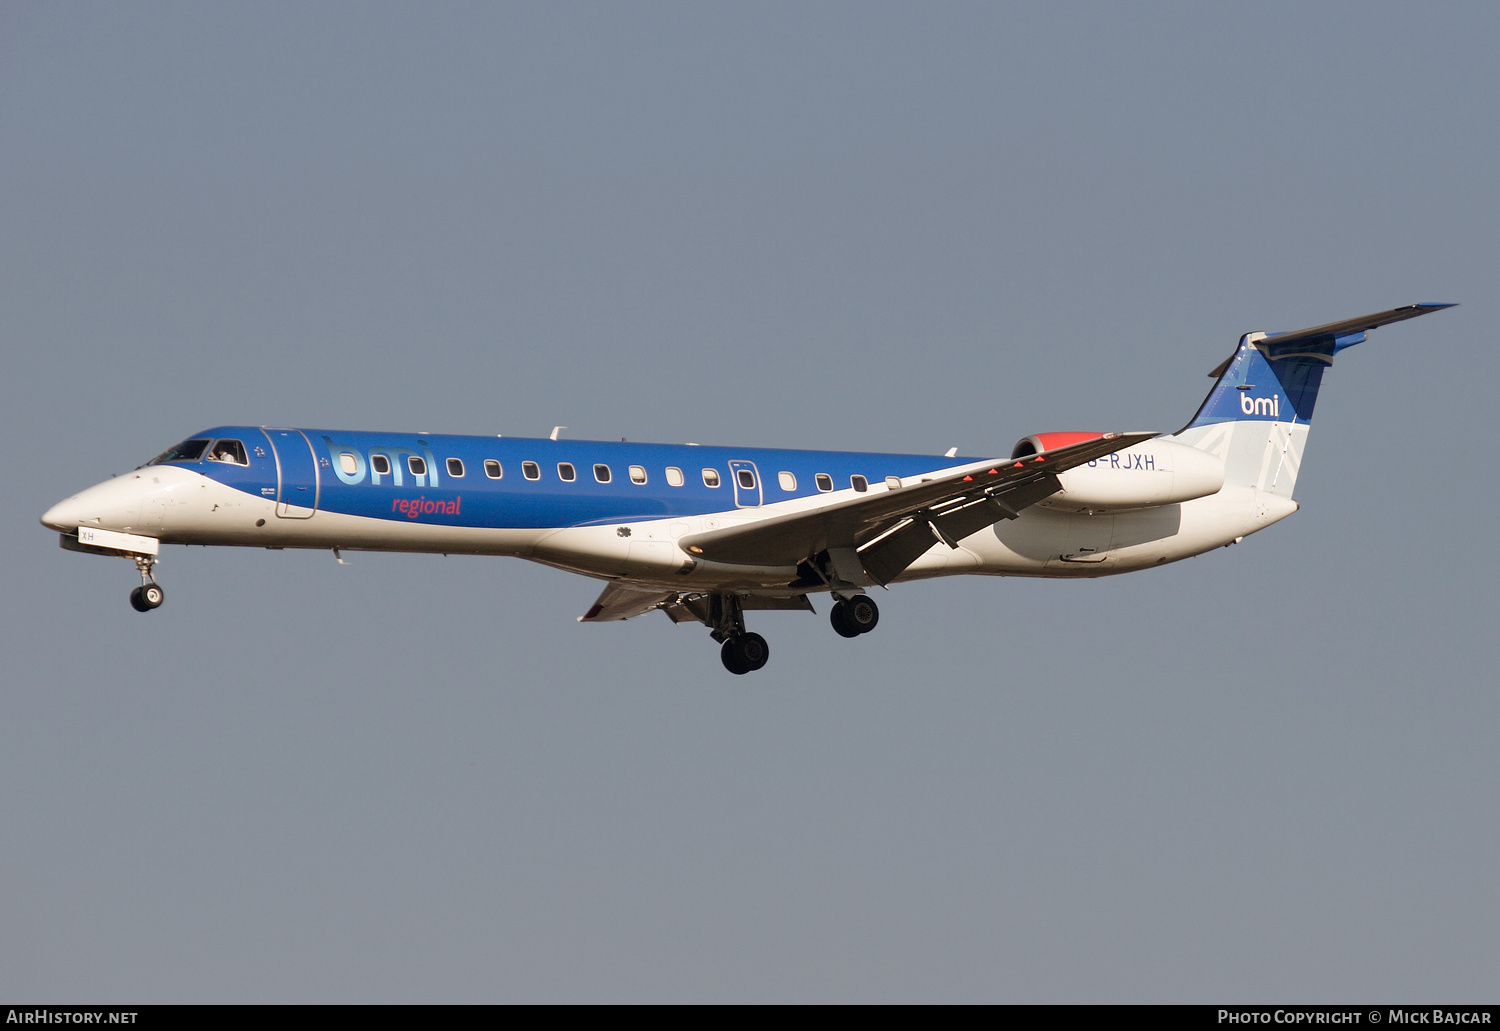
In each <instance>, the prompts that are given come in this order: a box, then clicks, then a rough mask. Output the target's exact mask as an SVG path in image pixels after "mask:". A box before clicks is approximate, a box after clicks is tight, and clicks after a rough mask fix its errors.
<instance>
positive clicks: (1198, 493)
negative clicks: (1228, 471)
mask: <svg viewBox="0 0 1500 1031" xmlns="http://www.w3.org/2000/svg"><path fill="white" fill-rule="evenodd" d="M1101 436H1103V434H1102V433H1037V434H1033V435H1032V436H1030V437H1023V438H1022V439H1021V440H1019V441H1017V442H1016V446H1015V449H1014V450H1013V451H1012V452H1011V457H1012V458H1025V457H1027V456H1028V455H1036V454H1040V453H1042V452H1044V451H1047V450H1050V449H1055V448H1060V447H1066V446H1067V445H1069V444H1078V443H1082V442H1083V441H1085V440H1094V439H1097V438H1098V437H1101ZM1057 478H1058V481H1059V482H1060V483H1061V484H1062V490H1060V491H1058V492H1057V493H1056V494H1053V495H1052V496H1050V497H1048V498H1045V499H1044V500H1042V501H1040V502H1038V503H1037V504H1038V506H1039V507H1041V508H1050V509H1053V510H1054V511H1059V512H1089V513H1095V512H1124V511H1128V510H1130V509H1134V508H1155V507H1157V506H1160V505H1177V504H1181V503H1182V502H1184V501H1192V500H1193V499H1194V498H1203V497H1207V496H1208V495H1210V494H1217V493H1218V491H1219V488H1220V487H1222V486H1224V463H1223V462H1222V461H1220V460H1219V459H1217V458H1215V457H1214V456H1213V455H1210V454H1208V453H1207V452H1206V451H1199V450H1198V449H1197V448H1195V447H1190V446H1189V445H1187V444H1183V443H1180V442H1179V441H1175V440H1171V439H1169V438H1167V437H1156V438H1154V439H1152V440H1147V441H1143V442H1141V443H1139V444H1136V445H1134V446H1133V447H1128V448H1126V449H1125V450H1123V451H1117V452H1115V453H1114V454H1112V455H1105V456H1104V457H1103V458H1100V459H1098V460H1097V461H1093V462H1089V463H1088V464H1087V465H1080V466H1077V467H1075V468H1072V469H1069V470H1068V471H1066V472H1062V473H1058V475H1057Z"/></svg>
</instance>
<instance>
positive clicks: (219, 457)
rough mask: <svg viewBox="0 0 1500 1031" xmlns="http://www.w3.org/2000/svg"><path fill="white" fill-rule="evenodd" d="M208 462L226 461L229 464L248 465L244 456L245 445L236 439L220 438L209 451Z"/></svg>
mask: <svg viewBox="0 0 1500 1031" xmlns="http://www.w3.org/2000/svg"><path fill="white" fill-rule="evenodd" d="M208 460H209V461H210V462H227V463H229V464H230V465H249V464H250V462H249V460H248V459H246V458H245V445H244V444H241V443H240V442H239V441H237V440H221V441H219V442H218V443H216V444H215V445H214V449H213V451H212V452H210V453H209V456H208Z"/></svg>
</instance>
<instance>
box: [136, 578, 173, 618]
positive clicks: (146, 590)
mask: <svg viewBox="0 0 1500 1031" xmlns="http://www.w3.org/2000/svg"><path fill="white" fill-rule="evenodd" d="M166 598H167V596H166V593H165V592H164V591H162V589H161V588H160V587H158V586H157V585H156V584H142V585H141V586H139V587H137V588H136V589H135V590H133V591H131V592H130V607H131V608H133V609H135V610H136V611H137V612H150V611H151V610H152V609H154V608H156V607H158V606H159V605H161V603H162V602H164V601H166Z"/></svg>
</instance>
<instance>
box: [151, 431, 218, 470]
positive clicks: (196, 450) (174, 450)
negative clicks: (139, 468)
mask: <svg viewBox="0 0 1500 1031" xmlns="http://www.w3.org/2000/svg"><path fill="white" fill-rule="evenodd" d="M206 447H208V441H207V440H203V439H199V438H196V437H195V438H193V439H192V440H184V441H183V442H182V443H181V444H178V445H177V446H176V447H169V448H167V450H165V451H163V452H162V453H161V454H159V455H157V456H156V457H155V458H153V459H151V461H149V462H147V463H146V464H147V465H161V464H162V463H163V462H196V461H197V460H198V459H200V458H202V457H203V449H204V448H206Z"/></svg>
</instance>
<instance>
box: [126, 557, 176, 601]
mask: <svg viewBox="0 0 1500 1031" xmlns="http://www.w3.org/2000/svg"><path fill="white" fill-rule="evenodd" d="M133 557H134V558H135V567H136V569H138V570H140V573H141V585H140V586H139V587H137V588H136V589H135V590H133V591H131V592H130V607H131V608H133V609H135V610H136V611H137V612H150V611H151V610H152V609H154V608H158V607H160V605H161V603H162V602H164V601H166V600H167V594H166V592H165V591H163V590H162V589H161V586H160V585H159V584H158V583H157V582H156V578H155V577H153V576H152V575H151V567H152V566H154V565H156V556H154V555H136V556H133Z"/></svg>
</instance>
